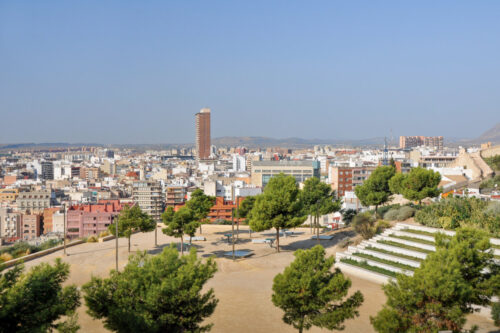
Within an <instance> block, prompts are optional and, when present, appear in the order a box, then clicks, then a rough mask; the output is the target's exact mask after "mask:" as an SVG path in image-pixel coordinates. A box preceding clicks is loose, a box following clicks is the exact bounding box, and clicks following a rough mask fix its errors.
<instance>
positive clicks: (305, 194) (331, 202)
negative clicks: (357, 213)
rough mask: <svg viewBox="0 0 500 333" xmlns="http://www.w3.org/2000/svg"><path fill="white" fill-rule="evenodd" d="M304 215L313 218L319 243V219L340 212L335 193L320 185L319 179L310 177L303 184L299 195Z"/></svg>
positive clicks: (325, 185)
mask: <svg viewBox="0 0 500 333" xmlns="http://www.w3.org/2000/svg"><path fill="white" fill-rule="evenodd" d="M299 200H300V201H301V203H302V207H303V209H304V213H305V215H311V216H313V217H314V224H315V226H316V229H317V234H316V235H317V239H318V242H319V217H320V216H322V215H326V214H330V213H333V212H337V211H339V210H340V207H341V203H340V200H335V192H334V191H333V190H332V188H331V186H330V185H328V184H325V183H322V182H321V181H320V180H319V178H317V177H311V178H309V179H307V180H306V181H305V182H304V187H303V188H302V190H301V191H300V193H299Z"/></svg>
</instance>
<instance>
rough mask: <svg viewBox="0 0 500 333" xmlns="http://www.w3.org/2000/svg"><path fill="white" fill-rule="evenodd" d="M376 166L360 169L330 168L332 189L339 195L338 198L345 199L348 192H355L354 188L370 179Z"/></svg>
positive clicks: (361, 167)
mask: <svg viewBox="0 0 500 333" xmlns="http://www.w3.org/2000/svg"><path fill="white" fill-rule="evenodd" d="M375 169H376V167H374V166H360V167H347V166H345V167H334V166H332V167H330V171H329V172H330V174H329V178H330V182H331V186H332V189H333V190H334V191H335V192H336V193H337V196H339V197H343V196H345V194H346V192H348V191H354V188H355V187H356V186H358V185H361V184H363V183H364V181H365V180H367V179H368V177H370V175H371V173H372V172H373V170H375Z"/></svg>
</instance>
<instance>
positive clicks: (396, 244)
mask: <svg viewBox="0 0 500 333" xmlns="http://www.w3.org/2000/svg"><path fill="white" fill-rule="evenodd" d="M377 243H380V244H385V245H390V246H395V247H400V248H402V249H407V250H411V251H417V252H422V253H432V252H434V251H431V250H426V249H422V248H420V247H416V246H411V245H406V244H402V243H398V242H393V241H388V240H383V239H380V240H378V241H377Z"/></svg>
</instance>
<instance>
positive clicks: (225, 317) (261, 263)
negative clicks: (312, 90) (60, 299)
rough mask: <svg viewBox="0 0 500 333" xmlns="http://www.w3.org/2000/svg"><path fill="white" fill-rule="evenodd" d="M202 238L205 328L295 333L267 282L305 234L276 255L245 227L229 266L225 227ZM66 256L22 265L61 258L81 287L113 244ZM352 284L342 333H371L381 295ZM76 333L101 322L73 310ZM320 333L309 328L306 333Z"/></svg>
mask: <svg viewBox="0 0 500 333" xmlns="http://www.w3.org/2000/svg"><path fill="white" fill-rule="evenodd" d="M202 231H203V232H202V234H201V235H202V236H205V237H206V238H207V240H206V241H199V242H193V244H194V246H195V247H196V248H197V250H198V253H199V254H198V255H199V256H201V257H208V256H211V255H215V256H216V257H217V259H216V261H217V264H218V272H217V273H216V274H215V276H214V278H213V279H211V280H210V281H209V282H208V283H207V288H214V290H215V295H216V297H217V298H218V299H219V304H218V306H217V308H216V310H215V313H214V314H213V315H212V316H211V317H210V318H208V320H207V322H209V323H213V324H214V327H213V329H212V332H296V330H294V329H293V328H292V327H291V326H289V325H286V324H284V323H283V321H282V320H281V317H282V311H281V310H280V309H279V308H276V307H275V306H274V305H273V304H272V302H271V294H272V282H273V278H274V276H275V275H276V274H278V273H280V272H282V271H283V270H284V268H285V267H286V266H287V265H289V264H290V262H291V261H292V260H293V251H295V250H296V249H299V248H310V247H312V246H314V245H315V244H317V241H316V240H311V239H310V237H311V234H310V230H309V229H307V228H303V229H296V230H295V234H294V235H292V236H288V237H286V238H284V237H281V238H280V245H281V246H282V251H281V252H280V253H276V250H275V248H274V247H273V248H271V247H270V246H269V245H268V244H253V243H251V240H250V234H249V233H248V230H247V229H246V228H245V227H241V230H240V231H241V232H240V236H239V242H238V243H237V244H236V249H237V250H251V251H252V252H253V253H254V254H253V255H252V256H251V257H249V258H246V259H238V260H235V261H233V260H232V259H231V258H225V257H223V256H222V254H223V252H226V251H230V250H231V245H230V244H228V243H227V239H226V238H225V236H224V234H226V233H228V232H230V231H231V226H218V225H217V226H216V225H204V226H203V230H202ZM333 235H334V238H333V239H332V240H328V241H326V240H322V241H321V244H322V245H323V246H324V247H325V249H326V251H327V254H329V255H334V254H335V252H336V251H337V250H338V248H337V244H338V243H339V242H340V240H342V239H343V238H345V237H350V236H353V234H352V233H351V232H350V231H340V232H339V231H337V232H335V233H334V234H333ZM273 236H275V234H274V233H272V232H270V231H269V232H264V233H253V234H252V238H267V237H273ZM172 242H178V240H177V239H174V238H172V237H168V236H166V235H164V234H163V233H162V232H161V229H158V245H159V247H158V248H156V247H155V246H154V232H150V233H145V234H144V233H139V234H135V235H133V236H132V251H137V250H147V251H148V252H150V253H158V252H159V251H161V248H163V247H165V246H167V245H169V244H170V243H172ZM67 253H68V256H66V257H63V256H62V251H59V252H56V253H53V254H50V255H48V256H45V257H43V258H38V259H36V260H33V261H30V262H27V263H26V264H25V265H26V267H32V266H34V265H36V264H39V263H40V262H52V261H53V260H54V259H55V258H57V257H59V258H62V259H63V261H65V262H68V263H69V264H70V265H71V274H70V278H69V281H68V283H75V284H77V285H82V284H84V283H86V282H87V281H89V280H90V277H91V276H92V275H94V276H103V277H104V276H107V275H108V274H109V271H110V270H111V269H113V268H114V267H115V242H114V240H112V241H108V242H105V243H86V244H82V245H77V246H75V247H71V248H68V249H67ZM127 258H128V253H127V240H126V239H120V240H119V267H120V269H122V268H123V267H124V266H125V264H126V262H127ZM348 276H349V278H350V279H351V280H352V287H351V291H352V292H354V291H355V290H360V291H361V292H362V293H363V295H364V298H365V301H364V303H363V305H362V306H361V308H360V310H359V312H360V316H359V317H357V318H356V319H352V320H348V321H346V322H345V330H344V332H363V333H367V332H373V328H372V327H371V325H370V320H369V317H370V316H372V315H375V314H376V313H377V311H379V310H380V309H381V307H382V305H383V304H384V303H385V295H384V293H383V291H382V289H381V286H380V285H379V284H377V283H374V282H371V281H368V280H364V279H361V278H359V277H356V276H354V275H352V274H351V275H348ZM78 315H79V323H80V325H81V332H106V330H105V329H104V327H103V325H102V323H101V321H99V320H94V319H92V318H91V317H90V316H89V315H88V314H87V313H86V307H85V305H82V306H81V307H80V308H79V309H78ZM472 324H476V325H478V326H479V327H480V330H479V332H499V331H497V330H495V327H494V326H493V322H492V321H491V320H490V319H488V318H485V317H482V316H479V315H472V316H469V317H468V325H472ZM323 331H324V332H326V330H320V329H317V328H312V329H311V330H310V331H309V332H323Z"/></svg>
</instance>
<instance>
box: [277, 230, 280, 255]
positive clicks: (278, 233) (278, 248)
mask: <svg viewBox="0 0 500 333" xmlns="http://www.w3.org/2000/svg"><path fill="white" fill-rule="evenodd" d="M276 250H277V251H278V252H280V228H276Z"/></svg>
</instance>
